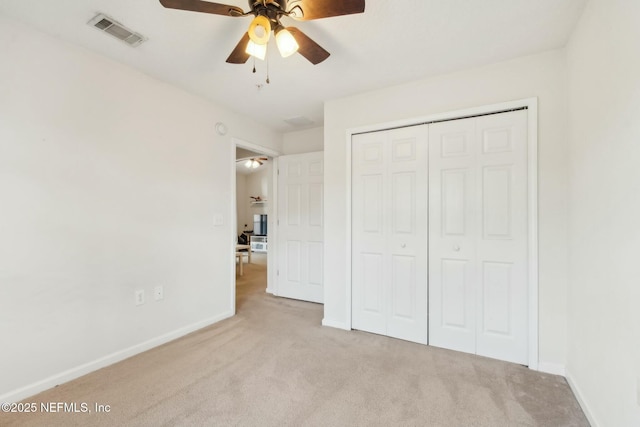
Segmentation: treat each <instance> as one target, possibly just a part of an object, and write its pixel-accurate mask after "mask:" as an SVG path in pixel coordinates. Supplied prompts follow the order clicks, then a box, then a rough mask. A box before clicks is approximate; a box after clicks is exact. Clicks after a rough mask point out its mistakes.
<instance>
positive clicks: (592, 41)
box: [567, 0, 640, 427]
mask: <svg viewBox="0 0 640 427" xmlns="http://www.w3.org/2000/svg"><path fill="white" fill-rule="evenodd" d="M639 23H640V2H638V1H636V0H606V1H605V0H592V1H591V2H590V3H589V4H588V6H587V8H586V10H585V12H584V15H583V17H582V19H581V20H580V22H579V24H578V26H577V28H576V31H575V32H574V34H573V36H572V39H571V42H570V44H569V46H568V65H569V82H570V90H569V100H570V129H571V142H570V148H569V155H570V160H571V173H570V194H571V198H570V216H569V226H570V227H569V251H570V270H569V272H570V289H569V333H568V337H569V338H568V362H567V378H568V379H569V380H570V383H571V384H572V385H573V387H574V389H575V390H576V392H577V394H578V395H579V397H580V399H581V400H582V403H583V407H584V408H585V410H586V412H587V413H588V415H589V416H590V418H591V421H592V424H593V425H594V426H597V425H599V426H616V427H618V426H639V425H640V390H638V387H640V280H639V277H640V276H639V274H638V265H639V263H638V260H639V256H640V228H639V221H640V25H638V24H639Z"/></svg>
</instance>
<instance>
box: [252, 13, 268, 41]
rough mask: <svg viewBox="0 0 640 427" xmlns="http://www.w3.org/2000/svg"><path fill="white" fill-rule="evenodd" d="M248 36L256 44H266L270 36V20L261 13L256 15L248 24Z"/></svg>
mask: <svg viewBox="0 0 640 427" xmlns="http://www.w3.org/2000/svg"><path fill="white" fill-rule="evenodd" d="M248 33H249V37H250V38H251V40H252V41H253V42H254V43H256V44H261V45H266V44H267V42H268V41H269V37H270V36H271V22H269V18H267V17H266V16H263V15H258V16H256V17H255V18H254V19H253V21H251V24H250V25H249V31H248Z"/></svg>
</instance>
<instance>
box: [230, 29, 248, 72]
mask: <svg viewBox="0 0 640 427" xmlns="http://www.w3.org/2000/svg"><path fill="white" fill-rule="evenodd" d="M247 43H249V33H244V36H242V38H241V39H240V41H239V42H238V44H237V45H236V47H235V49H233V52H231V55H229V57H228V58H227V62H228V63H229V64H244V63H245V62H247V59H249V56H250V55H249V54H248V53H247V52H245V50H246V49H247Z"/></svg>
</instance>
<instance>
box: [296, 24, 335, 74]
mask: <svg viewBox="0 0 640 427" xmlns="http://www.w3.org/2000/svg"><path fill="white" fill-rule="evenodd" d="M287 30H289V32H290V33H291V35H292V36H293V38H294V39H296V41H297V42H298V46H300V47H299V48H298V53H299V54H300V55H302V56H304V57H305V58H307V59H308V60H309V62H311V63H312V64H313V65H316V64H319V63H321V62H322V61H324V60H325V59H327V58H328V57H329V55H331V54H330V53H329V52H327V51H326V50H325V49H324V48H323V47H322V46H320V45H319V44H318V43H316V42H314V41H313V40H311V39H310V38H309V37H308V36H307V35H306V34H305V33H303V32H302V31H300V30H299V29H297V28H296V27H288V28H287Z"/></svg>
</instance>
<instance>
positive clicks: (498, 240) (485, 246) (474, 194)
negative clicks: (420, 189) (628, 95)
mask: <svg viewBox="0 0 640 427" xmlns="http://www.w3.org/2000/svg"><path fill="white" fill-rule="evenodd" d="M428 240H429V344H431V345H434V346H438V347H444V348H449V349H453V350H458V351H464V352H469V353H475V354H478V355H482V356H488V357H492V358H496V359H501V360H507V361H511V362H515V363H521V364H528V318H529V313H528V285H527V283H528V282H527V276H528V271H527V113H526V111H525V110H521V111H514V112H509V113H501V114H494V115H487V116H482V117H477V118H469V119H462V120H453V121H448V122H442V123H436V124H431V125H429V239H428Z"/></svg>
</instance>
